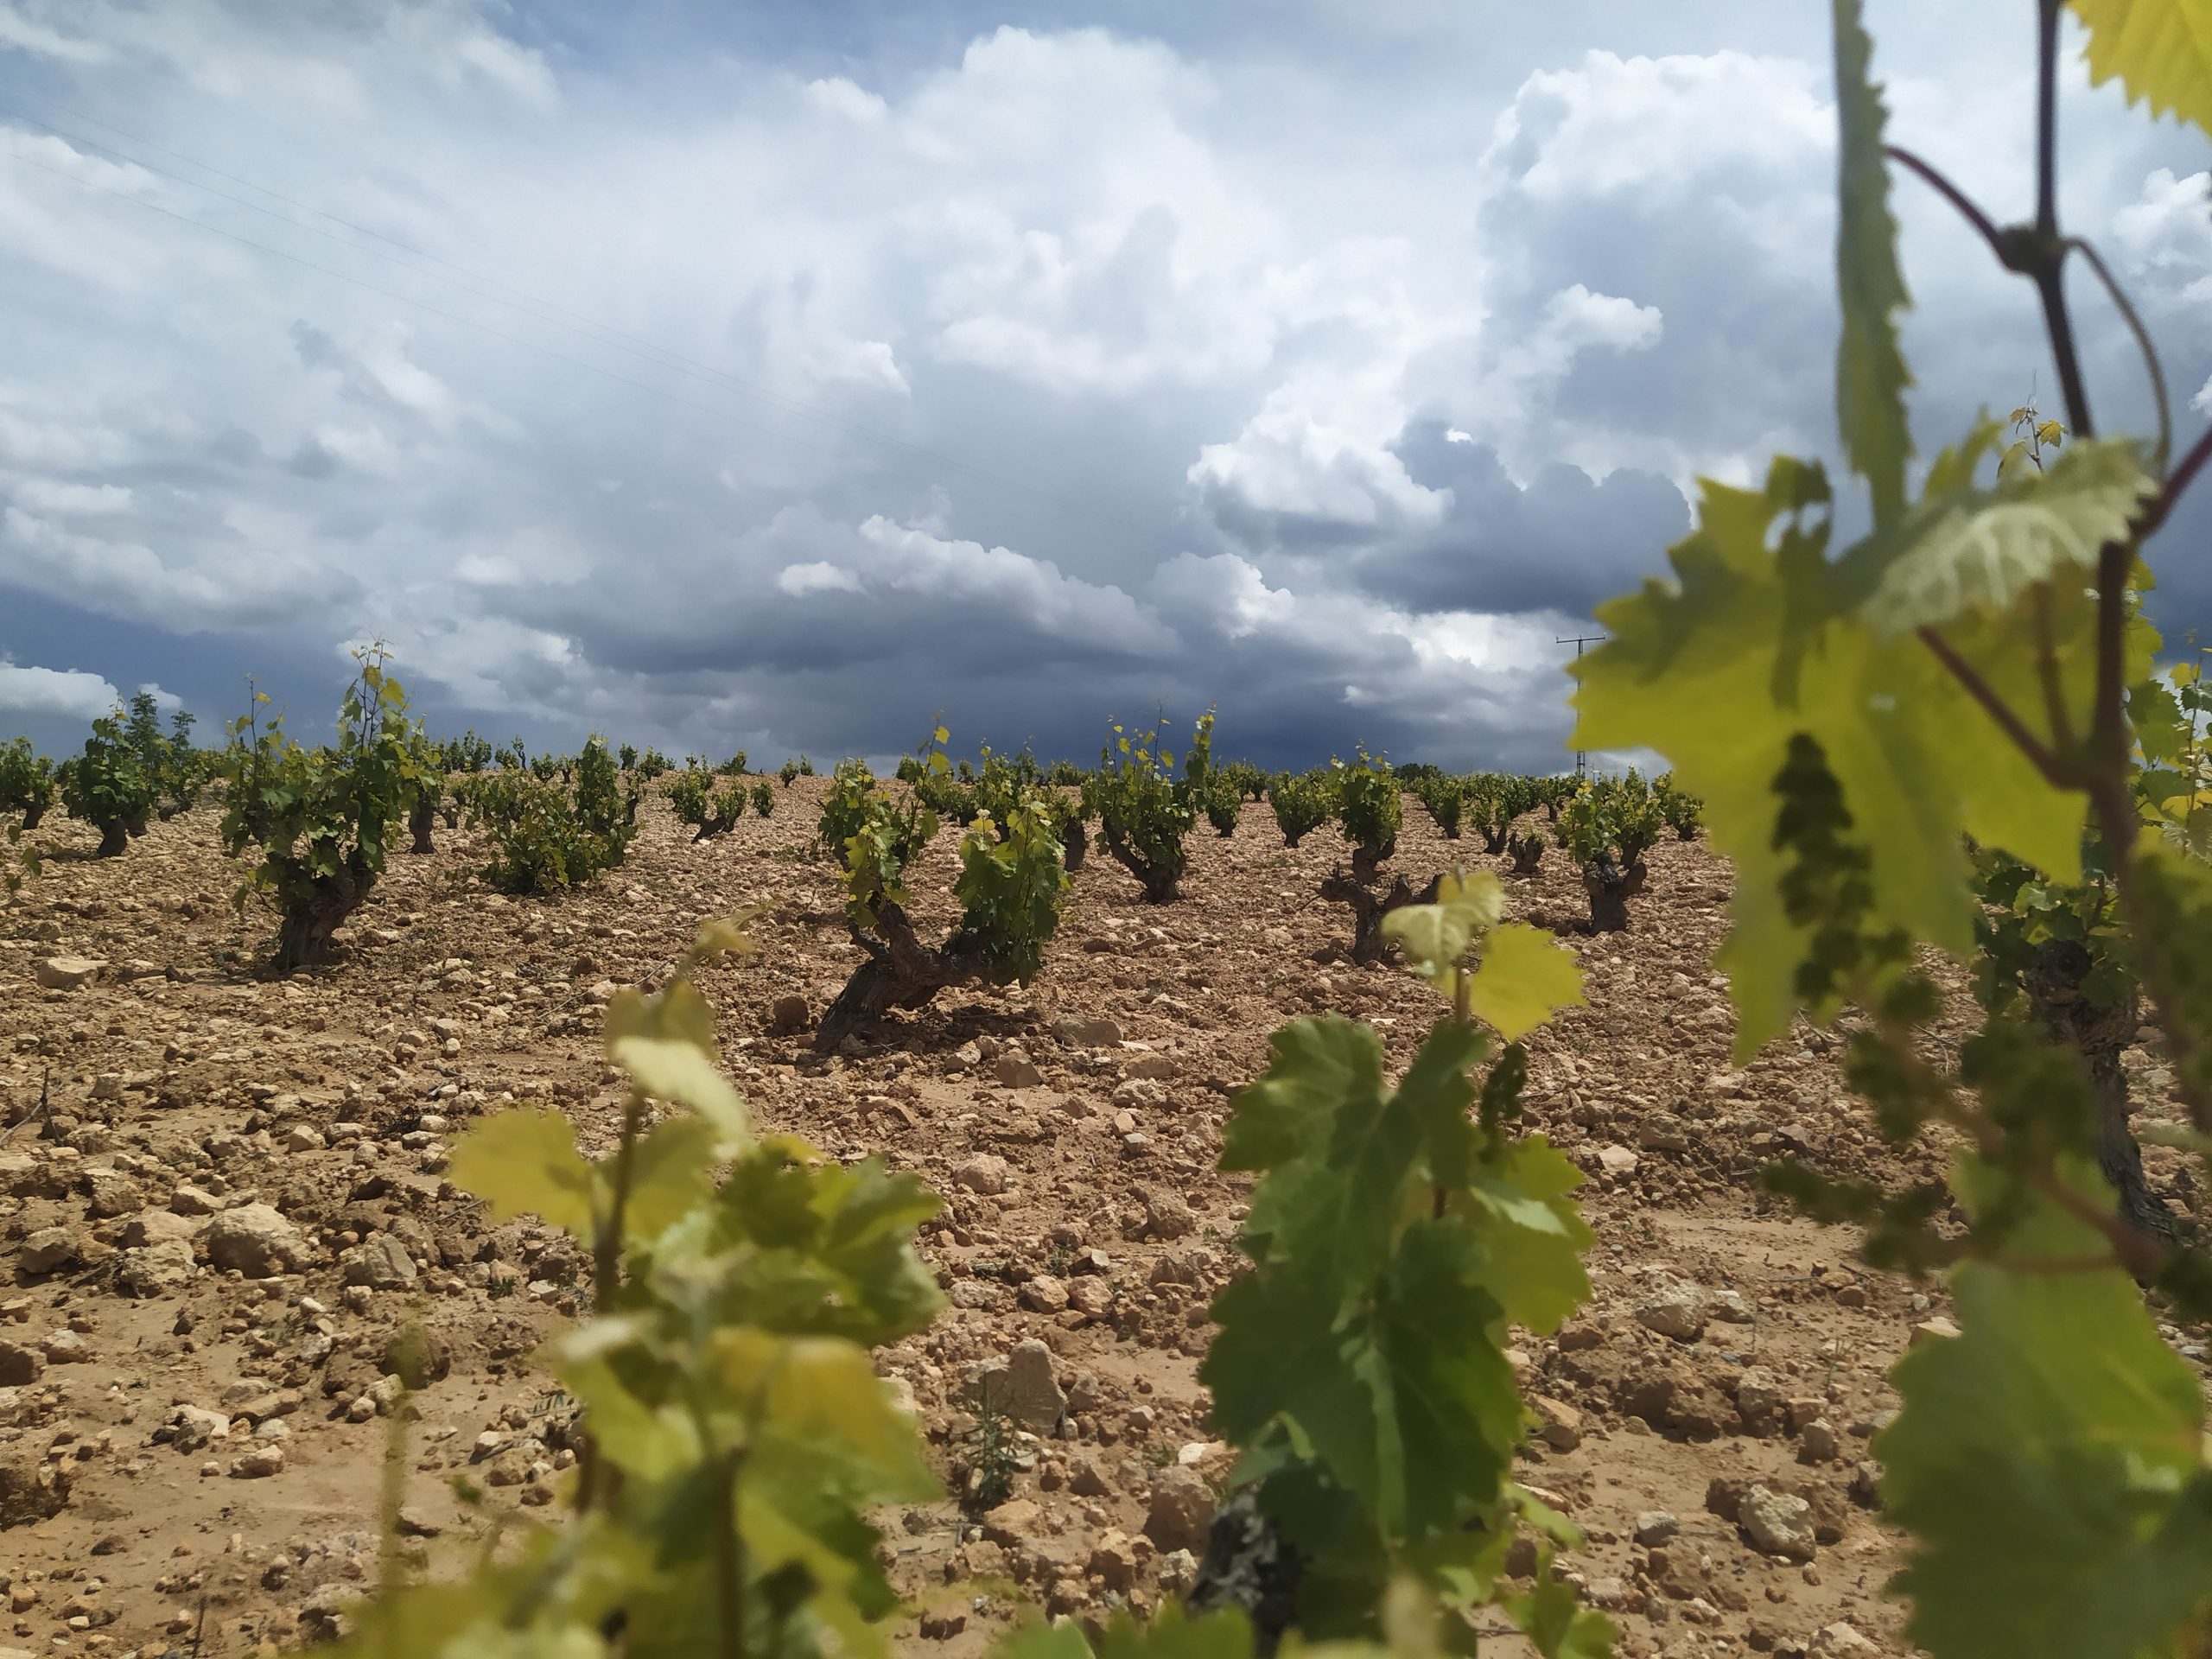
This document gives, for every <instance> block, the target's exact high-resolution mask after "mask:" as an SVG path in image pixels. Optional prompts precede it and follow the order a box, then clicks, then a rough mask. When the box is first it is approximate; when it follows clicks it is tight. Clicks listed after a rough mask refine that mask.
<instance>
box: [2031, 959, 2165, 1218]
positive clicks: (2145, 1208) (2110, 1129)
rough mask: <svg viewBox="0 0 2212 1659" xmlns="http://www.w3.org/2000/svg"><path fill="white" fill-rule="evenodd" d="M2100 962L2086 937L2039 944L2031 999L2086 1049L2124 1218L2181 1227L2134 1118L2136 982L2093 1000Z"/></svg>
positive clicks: (2054, 1029) (2050, 1026)
mask: <svg viewBox="0 0 2212 1659" xmlns="http://www.w3.org/2000/svg"><path fill="white" fill-rule="evenodd" d="M2093 967H2094V963H2093V962H2092V961H2091V959H2090V957H2089V953H2088V950H2086V949H2085V948H2084V947H2083V946H2082V944H2081V943H2080V942H2079V941H2077V940H2074V939H2054V940H2051V941H2050V943H2048V944H2042V945H2038V946H2037V948H2036V952H2035V956H2034V957H2033V959H2032V960H2031V962H2030V963H2029V964H2028V968H2027V971H2026V972H2025V973H2024V975H2023V976H2022V979H2023V981H2024V983H2025V985H2026V988H2027V993H2028V1006H2029V1007H2030V1008H2031V1010H2033V1012H2034V1014H2035V1016H2036V1018H2037V1020H2039V1021H2040V1022H2041V1023H2042V1025H2043V1027H2044V1030H2046V1031H2048V1032H2049V1033H2050V1035H2051V1036H2052V1037H2053V1038H2054V1039H2056V1040H2058V1041H2059V1042H2062V1043H2064V1044H2066V1045H2068V1046H2069V1047H2071V1048H2073V1049H2074V1050H2075V1051H2076V1052H2078V1053H2079V1054H2080V1055H2081V1056H2082V1065H2083V1066H2084V1067H2086V1068H2087V1070H2088V1074H2089V1092H2090V1095H2091V1097H2092V1098H2093V1099H2094V1101H2095V1102H2096V1108H2097V1167H2098V1168H2099V1169H2101V1170H2102V1171H2103V1172H2104V1177H2105V1179H2107V1180H2108V1181H2110V1182H2111V1183H2112V1185H2113V1192H2116V1193H2118V1194H2119V1196H2120V1217H2121V1219H2123V1220H2125V1221H2126V1222H2127V1223H2128V1224H2130V1225H2132V1226H2133V1227H2134V1228H2135V1229H2136V1230H2138V1231H2139V1232H2143V1233H2146V1234H2148V1235H2150V1236H2152V1237H2153V1238H2171V1237H2172V1236H2174V1233H2175V1223H2174V1217H2173V1213H2172V1211H2170V1210H2168V1209H2167V1208H2166V1206H2165V1204H2164V1201H2163V1200H2161V1199H2160V1198H2158V1196H2157V1195H2156V1194H2155V1193H2153V1192H2152V1191H2151V1184H2150V1182H2149V1181H2148V1180H2147V1179H2145V1176H2144V1173H2143V1148H2142V1147H2140V1146H2139V1145H2138V1144H2137V1142H2136V1139H2135V1131H2134V1128H2133V1126H2132V1125H2131V1124H2130V1123H2129V1121H2128V1118H2129V1114H2130V1110H2131V1107H2130V1105H2129V1102H2128V1098H2127V1071H2126V1067H2125V1066H2123V1065H2121V1064H2120V1055H2121V1054H2122V1053H2123V1052H2125V1051H2126V1047H2127V1046H2128V1044H2130V1043H2132V1042H2133V1041H2134V1040H2135V1028H2136V1024H2137V1021H2138V1020H2139V1018H2140V1010H2139V1004H2138V1001H2137V998H2136V995H2135V992H2134V989H2133V987H2132V986H2131V987H2130V988H2129V989H2128V991H2127V994H2126V995H2125V996H2124V997H2122V998H2121V999H2120V1001H2118V1002H2117V1003H2113V1004H2104V1003H2100V1002H2097V1001H2093V1000H2092V999H2091V998H2090V996H2089V995H2088V989H2087V987H2088V979H2089V974H2090V970H2091V969H2092V968H2093Z"/></svg>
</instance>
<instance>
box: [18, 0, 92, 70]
mask: <svg viewBox="0 0 2212 1659" xmlns="http://www.w3.org/2000/svg"><path fill="white" fill-rule="evenodd" d="M6 46H12V47H14V48H16V50H18V51H21V52H28V53H29V54H32V55H33V56H34V57H41V58H51V59H53V60H55V61H56V62H59V63H78V64H96V63H105V62H106V61H107V60H109V59H110V58H111V57H112V56H113V55H114V53H113V50H112V48H109V47H108V46H106V45H105V43H103V42H101V41H88V40H82V39H79V38H77V37H75V36H73V35H64V34H61V33H60V31H59V30H56V29H49V28H48V27H47V26H46V25H45V24H44V23H41V22H35V21H34V20H33V19H31V18H29V17H27V16H24V15H23V13H22V10H20V9H19V8H17V7H16V5H14V4H13V3H10V0H0V47H6Z"/></svg>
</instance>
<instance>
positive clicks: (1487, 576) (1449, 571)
mask: <svg viewBox="0 0 2212 1659" xmlns="http://www.w3.org/2000/svg"><path fill="white" fill-rule="evenodd" d="M1446 430H1447V429H1446V427H1445V425H1444V424H1443V423H1441V422H1437V421H1427V422H1423V423H1420V424H1419V425H1417V426H1415V427H1414V429H1412V430H1411V431H1409V432H1408V434H1407V435H1406V436H1405V438H1404V440H1403V441H1402V442H1401V443H1400V444H1399V445H1398V446H1397V453H1398V454H1399V455H1400V457H1401V458H1402V460H1403V461H1405V464H1406V471H1407V473H1408V475H1409V476H1410V477H1411V478H1412V479H1413V480H1414V482H1415V483H1417V484H1420V485H1421V486H1423V487H1424V488H1427V489H1430V490H1435V491H1448V492H1449V493H1450V504H1449V505H1448V506H1447V507H1446V509H1445V510H1444V514H1443V517H1442V519H1441V521H1440V522H1439V523H1438V524H1435V525H1433V527H1429V528H1426V529H1424V530H1422V531H1421V532H1420V533H1419V534H1418V535H1416V536H1412V537H1408V538H1407V539H1406V540H1404V541H1403V542H1402V543H1399V544H1396V545H1389V546H1384V547H1381V548H1377V549H1375V550H1372V551H1370V552H1369V553H1367V554H1366V555H1365V556H1363V557H1362V558H1361V559H1360V561H1359V563H1358V565H1357V574H1358V580H1359V582H1360V583H1361V585H1362V586H1363V587H1364V588H1366V589H1367V590H1368V591H1369V592H1370V593H1374V594H1380V595H1383V596H1384V597H1387V598H1389V599H1393V600H1395V601H1399V602H1400V603H1402V604H1404V605H1406V606H1408V607H1411V608H1413V609H1414V610H1419V611H1485V612H1487V611H1503V612H1515V611H1551V612H1558V611H1564V612H1566V613H1569V614H1571V615H1576V616H1580V615H1583V614H1586V613H1588V611H1589V610H1590V608H1591V607H1592V606H1593V605H1595V604H1596V603H1597V602H1598V601H1599V600H1601V599H1604V598H1605V597H1607V596H1608V595H1610V594H1617V593H1620V592H1622V591H1623V590H1624V589H1626V588H1632V587H1634V586H1635V584H1636V583H1637V581H1638V580H1639V579H1640V578H1641V577H1642V576H1643V575H1644V574H1645V573H1646V572H1648V571H1649V570H1651V569H1654V568H1655V565H1656V563H1657V556H1658V554H1659V552H1660V550H1662V549H1663V548H1665V547H1667V546H1668V545H1669V544H1670V543H1673V542H1675V541H1677V540H1679V539H1680V538H1681V535H1682V534H1683V532H1684V531H1686V530H1687V529H1688V526H1689V512H1688V505H1687V504H1686V503H1685V502H1684V501H1683V499H1682V494H1681V491H1680V490H1678V489H1676V488H1675V486H1674V485H1673V484H1672V483H1671V482H1669V480H1666V479H1663V478H1657V477H1654V476H1653V475H1652V474H1649V473H1639V472H1636V471H1633V470H1630V469H1625V468H1624V469H1623V470H1621V471H1619V472H1616V473H1612V474H1608V475H1607V476H1606V477H1605V480H1603V481H1602V482H1600V481H1596V480H1592V478H1591V477H1590V475H1589V474H1587V473H1586V472H1584V471H1583V470H1582V469H1581V468H1580V467H1574V466H1570V465H1568V464H1567V463H1565V462H1561V461H1554V462H1552V463H1551V464H1549V465H1548V466H1546V467H1543V468H1542V469H1541V471H1539V472H1538V473H1537V474H1536V475H1535V477H1534V478H1532V479H1530V480H1529V482H1528V483H1527V484H1526V485H1525V486H1524V485H1520V484H1516V483H1515V482H1514V481H1513V480H1512V479H1511V477H1510V476H1509V475H1508V474H1507V473H1506V471H1505V468H1504V467H1503V465H1502V464H1501V463H1500V461H1499V460H1498V457H1497V451H1496V450H1495V449H1493V448H1491V447H1490V446H1489V445H1488V444H1482V443H1475V442H1464V441H1456V440H1454V439H1452V438H1451V437H1449V436H1447V435H1446Z"/></svg>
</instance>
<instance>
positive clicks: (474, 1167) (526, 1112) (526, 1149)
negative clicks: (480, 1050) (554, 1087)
mask: <svg viewBox="0 0 2212 1659" xmlns="http://www.w3.org/2000/svg"><path fill="white" fill-rule="evenodd" d="M447 1179H449V1180H451V1181H452V1182H453V1184H454V1185H455V1186H457V1187H460V1188H461V1190H462V1191H463V1192H472V1193H474V1194H475V1196H476V1197H478V1198H481V1199H483V1200H484V1202H485V1203H486V1204H487V1205H490V1206H491V1209H492V1213H493V1215H495V1216H497V1217H499V1218H500V1219H501V1220H502V1221H505V1220H507V1219H510V1218H511V1217H515V1216H522V1215H534V1216H538V1217H543V1219H544V1220H546V1221H548V1222H550V1223H551V1224H553V1225H554V1226H556V1227H561V1228H565V1229H566V1230H568V1231H569V1232H570V1233H573V1234H574V1235H575V1236H576V1237H578V1238H581V1239H583V1240H586V1241H587V1242H588V1241H589V1239H590V1238H591V1236H592V1228H593V1194H594V1190H595V1183H594V1176H593V1173H592V1166H590V1165H589V1164H588V1163H586V1162H585V1161H584V1159H583V1154H581V1153H579V1152H578V1151H577V1150H576V1130H575V1125H574V1124H572V1123H570V1122H569V1120H568V1119H567V1118H565V1117H563V1116H561V1114H560V1113H558V1112H553V1111H537V1110H534V1109H531V1108H528V1107H518V1108H517V1109H515V1110H513V1111H509V1112H500V1113H498V1114H497V1115H495V1116H491V1117H487V1118H485V1119H483V1120H482V1121H480V1122H478V1123H477V1124H475V1125H474V1127H473V1128H469V1129H468V1130H467V1131H466V1132H465V1133H464V1134H463V1135H461V1139H460V1140H458V1141H454V1147H453V1158H452V1160H451V1162H450V1164H449V1165H448V1168H447Z"/></svg>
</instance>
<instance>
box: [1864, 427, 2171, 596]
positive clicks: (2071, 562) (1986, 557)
mask: <svg viewBox="0 0 2212 1659" xmlns="http://www.w3.org/2000/svg"><path fill="white" fill-rule="evenodd" d="M2157 487H2158V485H2157V480H2154V479H2153V478H2152V476H2151V474H2149V473H2148V472H2147V471H2145V468H2144V466H2143V462H2142V459H2141V457H2140V456H2139V454H2137V453H2136V450H2135V448H2134V446H2133V444H2131V443H2128V442H2123V441H2121V440H2119V439H2113V438H2087V439H2084V440H2082V442H2079V443H2077V444H2075V445H2074V446H2073V447H2072V448H2069V449H2068V450H2067V451H2066V452H2065V453H2064V454H2062V455H2061V456H2059V458H2058V459H2057V460H2056V461H2053V462H2052V463H2051V465H2050V467H2049V468H2048V469H2046V470H2045V471H2043V472H2039V473H2038V472H2028V473H2023V474H2015V475H2014V476H2012V477H2011V478H2008V479H2005V480H2001V481H2000V482H1999V484H1998V485H1997V486H1996V487H1995V488H1994V489H1990V490H1974V489H1965V490H1960V491H1957V492H1955V493H1950V494H1946V495H1941V496H1931V497H1930V498H1929V499H1926V500H1923V501H1922V502H1921V503H1920V504H1919V505H1916V507H1915V508H1914V509H1913V511H1912V512H1911V513H1910V515H1909V517H1908V518H1907V519H1906V520H1905V522H1904V524H1903V525H1902V526H1901V527H1900V531H1899V534H1898V536H1897V537H1896V538H1895V544H1894V549H1893V550H1885V568H1884V569H1882V572H1881V576H1880V581H1879V582H1878V585H1877V586H1876V587H1875V588H1874V590H1873V592H1872V594H1871V595H1870V596H1869V597H1868V599H1867V601H1866V620H1868V621H1869V622H1871V623H1872V624H1873V626H1874V627H1875V629H1876V630H1877V631H1878V632H1881V633H1884V634H1893V633H1901V632H1905V631H1906V630H1908V629H1911V628H1917V627H1923V626H1933V625H1936V624H1941V623H1945V622H1948V620H1950V619H1951V618H1953V617H1955V616H1957V615H1959V614H1960V613H1961V612H1965V611H1969V610H1972V611H1980V612H1984V613H1987V612H2002V611H2005V610H2006V609H2009V608H2010V607H2012V605H2013V604H2014V603H2015V602H2016V601H2018V599H2019V598H2020V597H2021V595H2022V594H2025V593H2026V592H2027V591H2028V590H2029V589H2030V588H2032V587H2034V586H2035V585H2036V584H2037V583H2038V582H2055V581H2057V580H2059V579H2060V578H2061V576H2062V575H2063V573H2064V571H2065V570H2066V569H2067V567H2069V566H2072V567H2075V568H2076V569H2082V570H2085V571H2086V570H2089V569H2094V566H2095V564H2096V561H2097V553H2098V550H2100V549H2101V548H2102V547H2103V546H2104V544H2105V543H2107V542H2111V541H2117V540H2119V539H2120V538H2121V537H2125V536H2126V534H2127V531H2128V521H2129V520H2130V519H2131V518H2133V516H2134V513H2135V511H2136V509H2137V508H2138V507H2139V506H2140V505H2142V502H2143V499H2144V498H2145V496H2147V495H2149V494H2150V493H2152V491H2154V490H2155V489H2156V488H2157Z"/></svg>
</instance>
